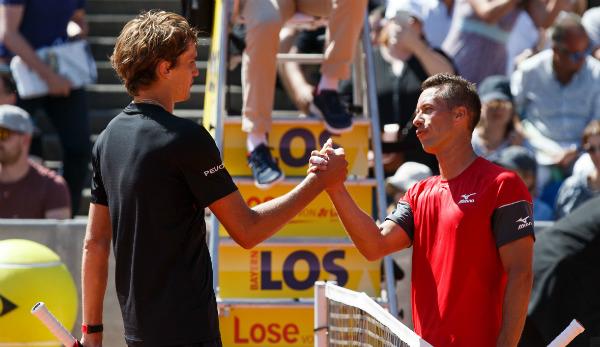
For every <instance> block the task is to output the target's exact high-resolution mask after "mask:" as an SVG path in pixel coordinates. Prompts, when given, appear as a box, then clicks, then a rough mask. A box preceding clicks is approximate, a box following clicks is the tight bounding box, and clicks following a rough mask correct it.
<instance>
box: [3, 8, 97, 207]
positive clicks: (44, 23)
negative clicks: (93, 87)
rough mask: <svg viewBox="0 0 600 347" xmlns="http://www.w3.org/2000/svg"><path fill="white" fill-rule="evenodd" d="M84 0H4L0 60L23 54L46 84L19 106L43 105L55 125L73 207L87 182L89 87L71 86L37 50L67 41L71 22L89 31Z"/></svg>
mask: <svg viewBox="0 0 600 347" xmlns="http://www.w3.org/2000/svg"><path fill="white" fill-rule="evenodd" d="M84 5H85V1H84V0H70V1H64V0H46V1H26V0H0V60H1V59H3V60H4V61H5V62H7V63H8V62H9V61H10V59H11V58H12V57H13V56H19V57H20V58H21V59H22V60H23V61H24V62H25V64H27V66H28V67H30V68H31V70H33V71H35V72H36V73H37V74H38V75H39V76H40V77H41V78H42V79H43V80H44V81H45V83H46V84H47V86H48V88H49V94H48V95H45V96H40V97H34V98H31V99H27V100H24V99H22V98H20V97H19V98H18V99H17V106H19V107H21V108H22V109H24V110H26V111H27V112H28V113H29V114H30V115H32V116H33V117H35V116H36V114H37V113H38V112H39V111H43V112H44V113H45V114H46V116H48V119H49V120H50V122H51V124H52V125H53V126H54V128H55V129H56V132H57V134H58V137H59V139H60V144H61V149H62V153H63V163H64V165H63V175H64V177H65V180H66V181H67V183H68V184H69V188H70V192H71V203H72V204H71V205H72V206H71V208H72V213H76V212H77V211H78V210H79V202H80V200H81V192H82V190H83V188H84V187H85V186H87V185H88V183H89V181H88V179H89V178H88V173H89V158H90V154H91V152H90V147H91V146H90V145H91V144H90V125H89V114H88V108H87V96H86V91H85V88H83V87H81V88H73V87H72V85H71V82H70V81H69V80H68V79H66V78H65V77H64V76H61V75H59V74H57V73H56V72H55V71H54V70H53V68H52V66H50V63H49V62H45V61H43V60H42V59H40V58H39V57H38V55H37V54H36V50H38V49H40V48H44V47H49V46H53V45H56V44H60V43H64V42H67V41H68V40H69V39H71V38H72V37H70V36H69V31H68V30H67V27H68V25H69V23H70V22H71V23H73V24H72V25H75V26H76V27H77V26H78V27H79V28H78V29H79V30H71V33H78V36H79V37H85V36H86V35H87V32H88V26H87V21H86V19H85V9H84ZM32 152H34V154H36V155H41V154H42V153H43V148H42V141H41V138H40V137H36V139H34V142H33V145H32Z"/></svg>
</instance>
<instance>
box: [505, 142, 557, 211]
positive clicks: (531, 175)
mask: <svg viewBox="0 0 600 347" xmlns="http://www.w3.org/2000/svg"><path fill="white" fill-rule="evenodd" d="M494 162H495V163H496V164H498V165H500V166H502V167H505V168H507V169H509V170H513V171H514V172H516V173H517V175H519V177H521V179H522V180H523V182H524V183H525V186H527V190H529V194H531V197H532V198H533V218H534V219H535V220H554V219H555V216H554V210H553V209H552V207H550V206H549V205H548V204H546V203H545V202H544V201H542V200H541V199H540V198H539V197H538V194H537V191H536V176H537V174H536V172H537V163H536V161H535V158H534V157H533V155H532V154H531V153H530V152H529V150H527V148H525V147H522V146H510V147H507V148H505V149H504V150H502V151H501V152H500V153H499V155H498V158H497V159H496V160H494Z"/></svg>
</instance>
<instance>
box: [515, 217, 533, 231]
mask: <svg viewBox="0 0 600 347" xmlns="http://www.w3.org/2000/svg"><path fill="white" fill-rule="evenodd" d="M529 218H531V216H525V217H523V218H519V219H517V220H516V221H515V223H521V224H519V226H518V227H517V230H521V229H523V228H527V227H528V226H531V225H532V224H533V223H532V222H531V221H530V220H529Z"/></svg>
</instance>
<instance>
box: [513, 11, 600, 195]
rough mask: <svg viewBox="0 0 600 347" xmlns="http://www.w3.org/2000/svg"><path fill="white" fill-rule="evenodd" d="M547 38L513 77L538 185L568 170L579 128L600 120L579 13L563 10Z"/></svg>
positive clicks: (596, 73)
mask: <svg viewBox="0 0 600 347" xmlns="http://www.w3.org/2000/svg"><path fill="white" fill-rule="evenodd" d="M551 39H552V49H550V50H546V51H543V52H540V53H539V54H537V55H535V56H533V57H531V58H529V59H527V60H525V61H524V62H523V63H521V64H520V65H519V67H518V69H517V70H516V71H515V72H514V73H513V75H512V79H511V90H512V93H513V95H514V98H515V105H516V108H517V113H518V114H519V115H520V116H521V118H522V120H523V121H522V124H523V130H524V133H525V136H526V137H527V138H528V140H529V142H530V144H531V145H532V146H533V148H534V149H535V154H536V160H537V162H538V163H539V164H540V171H539V172H538V174H539V175H538V179H539V187H541V186H543V185H544V184H545V183H548V182H550V181H551V177H552V175H553V174H555V176H562V177H564V176H568V175H570V173H571V169H572V165H573V162H574V160H575V159H576V158H577V156H578V155H579V152H580V150H581V142H580V141H581V137H582V135H583V130H584V129H585V127H586V126H587V125H588V124H589V123H590V121H592V120H594V119H600V62H599V61H597V60H596V59H594V58H592V57H591V56H590V49H589V48H590V40H589V38H588V35H587V33H586V31H585V29H584V27H583V25H582V24H581V18H580V17H579V16H577V15H576V14H573V13H563V14H561V16H559V18H558V19H557V20H556V22H555V24H554V25H553V27H552V28H551ZM558 180H559V179H558Z"/></svg>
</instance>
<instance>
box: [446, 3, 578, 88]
mask: <svg viewBox="0 0 600 347" xmlns="http://www.w3.org/2000/svg"><path fill="white" fill-rule="evenodd" d="M568 2H569V1H568V0H556V1H548V2H546V1H544V0H530V1H525V2H521V1H517V0H509V1H490V0H459V1H457V2H456V4H455V10H454V17H453V21H452V25H451V27H450V32H449V33H448V36H447V37H446V40H445V41H444V43H443V45H442V48H443V49H444V51H445V52H446V53H448V55H449V56H450V57H451V58H452V59H453V60H454V63H455V64H456V68H457V69H458V73H460V74H461V75H462V76H463V77H465V78H466V79H468V80H469V81H471V82H474V83H480V82H481V81H483V80H484V79H485V78H486V77H488V76H491V75H501V74H504V73H505V72H506V66H507V51H506V44H507V42H508V39H509V36H510V32H511V31H512V29H513V27H514V25H515V23H516V20H517V17H518V15H519V13H520V12H521V10H525V11H527V13H529V15H530V16H531V19H532V20H533V22H534V23H535V25H536V26H537V27H547V26H549V25H550V24H552V22H553V21H554V19H555V18H556V16H557V15H558V13H559V12H560V10H562V9H566V6H567V5H568Z"/></svg>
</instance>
